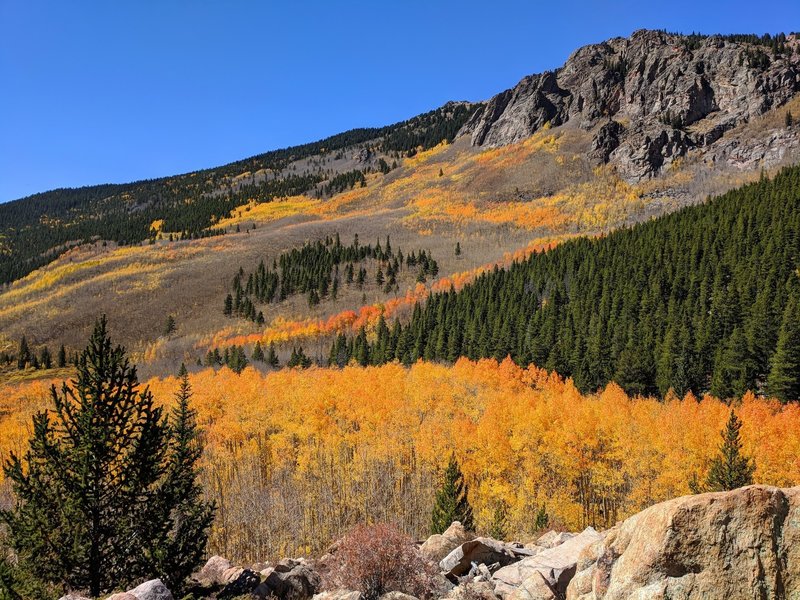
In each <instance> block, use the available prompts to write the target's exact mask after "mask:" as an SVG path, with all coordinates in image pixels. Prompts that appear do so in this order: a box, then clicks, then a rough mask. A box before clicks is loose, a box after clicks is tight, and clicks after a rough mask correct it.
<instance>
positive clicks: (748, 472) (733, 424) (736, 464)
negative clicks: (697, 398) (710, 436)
mask: <svg viewBox="0 0 800 600" xmlns="http://www.w3.org/2000/svg"><path fill="white" fill-rule="evenodd" d="M741 428H742V422H741V421H740V420H739V418H738V417H737V416H736V413H735V412H734V411H733V409H731V414H730V417H729V418H728V423H727V425H726V426H725V429H724V430H723V431H722V445H721V446H720V449H719V455H718V456H717V457H715V458H714V459H713V460H712V461H711V466H710V467H709V470H708V477H707V479H706V486H705V487H706V489H708V490H709V491H712V492H721V491H726V490H735V489H736V488H740V487H742V486H745V485H750V484H751V483H753V473H754V472H755V470H756V466H755V463H754V462H753V461H752V460H751V459H750V458H749V457H747V456H745V455H743V454H742V441H741V439H740V435H739V430H740V429H741Z"/></svg>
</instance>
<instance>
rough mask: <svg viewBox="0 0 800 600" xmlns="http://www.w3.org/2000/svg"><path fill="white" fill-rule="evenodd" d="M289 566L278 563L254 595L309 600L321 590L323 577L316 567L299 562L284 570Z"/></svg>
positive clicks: (284, 599)
mask: <svg viewBox="0 0 800 600" xmlns="http://www.w3.org/2000/svg"><path fill="white" fill-rule="evenodd" d="M282 562H283V561H282ZM288 566H289V565H288V564H281V563H278V565H276V566H275V569H274V570H273V571H272V572H270V573H269V574H268V575H267V576H266V578H265V579H264V581H263V582H262V583H261V584H260V585H258V587H256V588H255V590H253V595H255V596H256V597H257V598H270V597H273V596H274V597H276V598H281V600H309V599H310V598H313V597H314V595H315V594H316V593H317V592H319V591H320V588H321V587H322V579H321V578H320V576H319V575H318V574H317V572H316V571H314V569H312V568H311V567H309V566H308V565H305V564H297V565H295V566H294V567H292V568H291V569H289V570H288V571H284V570H283V569H286V568H287V567H288Z"/></svg>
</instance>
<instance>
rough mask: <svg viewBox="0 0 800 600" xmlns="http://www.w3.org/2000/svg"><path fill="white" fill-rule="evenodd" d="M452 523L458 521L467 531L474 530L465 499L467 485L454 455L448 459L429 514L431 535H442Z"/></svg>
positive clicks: (468, 505)
mask: <svg viewBox="0 0 800 600" xmlns="http://www.w3.org/2000/svg"><path fill="white" fill-rule="evenodd" d="M453 521H460V522H461V524H462V525H463V526H464V528H465V529H467V530H474V529H475V522H474V520H473V517H472V506H470V504H469V500H468V499H467V485H466V484H465V483H464V474H463V473H462V472H461V468H460V467H459V466H458V461H456V457H455V455H453V456H451V457H450V462H449V463H448V465H447V468H446V469H445V471H444V480H443V481H442V486H441V487H440V488H439V491H438V492H436V502H435V504H434V506H433V512H432V513H431V533H432V534H436V533H443V532H444V531H445V530H446V529H447V528H448V527H450V524H451V523H452V522H453Z"/></svg>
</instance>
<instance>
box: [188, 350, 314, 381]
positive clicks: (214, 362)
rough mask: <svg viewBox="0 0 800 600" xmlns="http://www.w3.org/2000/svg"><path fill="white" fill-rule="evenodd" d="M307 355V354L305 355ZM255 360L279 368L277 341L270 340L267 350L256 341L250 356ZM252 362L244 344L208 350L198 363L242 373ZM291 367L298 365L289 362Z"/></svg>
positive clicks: (293, 359)
mask: <svg viewBox="0 0 800 600" xmlns="http://www.w3.org/2000/svg"><path fill="white" fill-rule="evenodd" d="M302 353H303V349H302V348H300V354H301V355H302ZM303 356H305V355H303ZM296 357H297V349H292V361H290V362H293V361H296V360H297V358H296ZM250 358H251V359H252V360H253V361H254V362H260V363H264V364H265V365H267V366H269V367H272V368H273V369H277V368H278V367H279V366H280V361H279V360H278V353H277V351H276V350H275V343H274V342H270V344H269V346H268V348H267V351H266V352H264V348H263V347H262V346H261V342H256V343H255V346H253V353H252V355H251V357H250ZM249 364H250V360H248V358H247V353H246V352H245V349H244V346H237V345H235V344H234V345H233V346H228V347H227V348H225V349H224V351H222V352H220V350H219V348H213V349H211V350H209V351H208V353H207V354H206V357H205V361H201V360H199V359H198V361H197V365H198V366H201V365H205V366H207V367H222V366H226V367H228V368H229V369H230V370H231V371H233V372H234V373H237V374H238V373H241V372H242V371H244V369H245V367H247V366H248V365H249ZM288 366H289V367H295V366H298V365H297V364H289V365H288ZM301 366H311V362H310V361H309V363H308V365H301Z"/></svg>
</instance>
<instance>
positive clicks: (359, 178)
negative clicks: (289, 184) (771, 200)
mask: <svg viewBox="0 0 800 600" xmlns="http://www.w3.org/2000/svg"><path fill="white" fill-rule="evenodd" d="M384 162H385V161H384ZM356 184H359V186H360V187H365V186H366V185H367V178H366V177H365V176H364V172H363V171H361V170H358V169H354V170H353V171H346V172H344V173H339V174H337V175H334V176H333V177H332V178H331V180H330V181H329V182H328V183H326V184H325V185H323V186H322V190H321V192H322V195H323V196H333V195H334V194H338V193H339V192H343V191H345V190H351V189H353V188H354V187H355V185H356Z"/></svg>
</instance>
